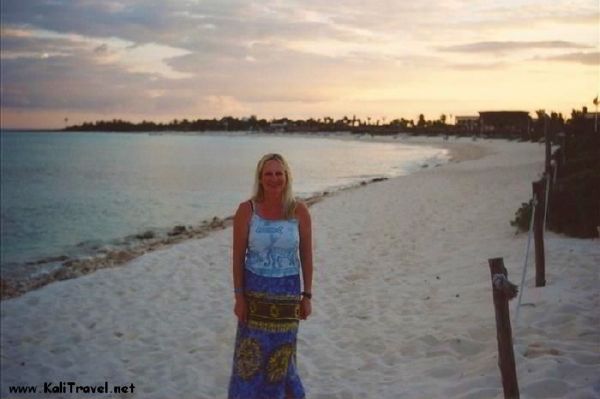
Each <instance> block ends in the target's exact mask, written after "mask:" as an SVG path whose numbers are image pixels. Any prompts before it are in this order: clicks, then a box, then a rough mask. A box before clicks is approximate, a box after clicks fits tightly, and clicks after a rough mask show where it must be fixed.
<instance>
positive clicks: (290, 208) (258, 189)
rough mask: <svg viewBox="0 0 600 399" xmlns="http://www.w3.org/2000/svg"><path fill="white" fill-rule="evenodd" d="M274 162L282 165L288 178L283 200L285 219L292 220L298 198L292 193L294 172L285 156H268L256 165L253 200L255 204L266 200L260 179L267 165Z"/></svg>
mask: <svg viewBox="0 0 600 399" xmlns="http://www.w3.org/2000/svg"><path fill="white" fill-rule="evenodd" d="M273 160H275V161H278V162H279V163H281V166H283V171H284V172H285V177H286V184H285V188H284V190H283V196H282V198H281V200H282V202H283V217H284V218H286V219H292V218H294V215H295V212H296V198H295V197H294V192H293V191H292V181H293V179H292V171H291V169H290V166H289V165H288V163H287V162H286V160H285V159H284V158H283V156H281V155H279V154H266V155H264V156H263V157H262V158H261V159H260V161H258V164H257V165H256V173H255V175H254V190H253V193H252V199H253V200H254V201H255V202H262V201H263V200H264V199H265V191H264V188H263V186H262V184H260V179H261V177H262V171H263V168H264V166H265V164H266V163H267V162H268V161H273Z"/></svg>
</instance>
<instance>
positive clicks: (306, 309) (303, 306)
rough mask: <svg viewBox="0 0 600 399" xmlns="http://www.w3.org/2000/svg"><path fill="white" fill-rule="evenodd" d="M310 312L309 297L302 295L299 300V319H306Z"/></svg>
mask: <svg viewBox="0 0 600 399" xmlns="http://www.w3.org/2000/svg"><path fill="white" fill-rule="evenodd" d="M311 313H312V304H311V303H310V299H308V298H307V297H305V296H303V297H302V299H301V300H300V320H306V319H307V318H308V316H310V314H311Z"/></svg>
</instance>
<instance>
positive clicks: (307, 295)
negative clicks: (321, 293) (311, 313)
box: [301, 291, 312, 299]
mask: <svg viewBox="0 0 600 399" xmlns="http://www.w3.org/2000/svg"><path fill="white" fill-rule="evenodd" d="M301 294H302V296H305V297H307V298H308V299H312V293H310V292H308V291H302V293H301Z"/></svg>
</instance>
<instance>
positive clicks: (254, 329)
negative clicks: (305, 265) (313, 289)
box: [229, 270, 305, 399]
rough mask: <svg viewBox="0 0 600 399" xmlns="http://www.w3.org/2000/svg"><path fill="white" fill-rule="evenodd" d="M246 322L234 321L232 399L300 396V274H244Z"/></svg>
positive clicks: (230, 385)
mask: <svg viewBox="0 0 600 399" xmlns="http://www.w3.org/2000/svg"><path fill="white" fill-rule="evenodd" d="M244 279H245V281H244V292H245V295H246V301H247V303H248V323H247V324H242V323H238V329H237V336H236V340H235V352H234V355H233V370H232V373H231V381H230V383H229V398H230V399H284V398H288V397H291V398H294V399H301V398H304V396H305V394H304V388H303V387H302V382H301V381H300V377H298V373H297V368H296V334H297V333H298V324H299V322H298V319H299V317H298V316H299V299H300V276H299V275H294V276H285V277H264V276H259V275H257V274H254V273H252V272H251V271H249V270H245V272H244Z"/></svg>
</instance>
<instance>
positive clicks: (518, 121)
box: [479, 111, 531, 137]
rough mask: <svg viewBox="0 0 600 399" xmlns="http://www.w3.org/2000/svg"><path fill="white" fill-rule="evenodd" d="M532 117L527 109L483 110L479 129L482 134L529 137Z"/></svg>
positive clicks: (480, 113) (480, 115)
mask: <svg viewBox="0 0 600 399" xmlns="http://www.w3.org/2000/svg"><path fill="white" fill-rule="evenodd" d="M530 126H531V117H530V116H529V112H527V111H481V112H479V129H480V133H482V134H489V135H495V134H502V135H506V134H508V135H514V136H522V137H529V133H530Z"/></svg>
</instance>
